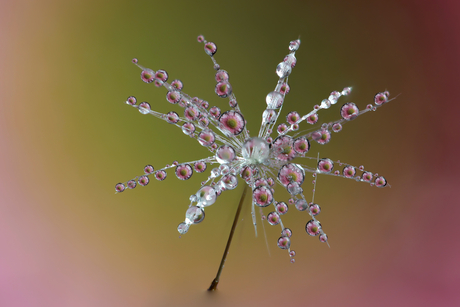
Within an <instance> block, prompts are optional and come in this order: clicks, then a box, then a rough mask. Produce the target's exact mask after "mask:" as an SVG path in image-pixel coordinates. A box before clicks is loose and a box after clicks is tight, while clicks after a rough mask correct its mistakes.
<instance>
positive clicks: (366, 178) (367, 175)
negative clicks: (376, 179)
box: [361, 172, 373, 182]
mask: <svg viewBox="0 0 460 307" xmlns="http://www.w3.org/2000/svg"><path fill="white" fill-rule="evenodd" d="M372 177H373V176H372V173H371V172H364V173H363V175H362V176H361V179H362V180H363V181H365V182H371V181H372Z"/></svg>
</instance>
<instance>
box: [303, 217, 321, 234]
mask: <svg viewBox="0 0 460 307" xmlns="http://www.w3.org/2000/svg"><path fill="white" fill-rule="evenodd" d="M305 231H306V232H307V233H308V234H309V235H310V236H313V237H314V236H317V235H319V234H320V233H321V224H320V222H318V221H315V220H310V221H309V222H308V223H307V224H306V225H305Z"/></svg>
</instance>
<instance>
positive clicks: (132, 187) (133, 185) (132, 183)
mask: <svg viewBox="0 0 460 307" xmlns="http://www.w3.org/2000/svg"><path fill="white" fill-rule="evenodd" d="M127 185H128V188H130V189H134V188H135V187H136V185H137V183H136V180H130V181H128V183H127Z"/></svg>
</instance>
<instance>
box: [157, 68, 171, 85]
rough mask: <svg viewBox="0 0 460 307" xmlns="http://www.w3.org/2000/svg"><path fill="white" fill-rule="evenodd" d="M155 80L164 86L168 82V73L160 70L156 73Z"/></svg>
mask: <svg viewBox="0 0 460 307" xmlns="http://www.w3.org/2000/svg"><path fill="white" fill-rule="evenodd" d="M155 79H156V80H158V81H160V82H161V84H163V83H164V82H166V81H168V73H167V72H166V71H165V70H162V69H160V70H159V71H157V72H156V73H155Z"/></svg>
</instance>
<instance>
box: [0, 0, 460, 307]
mask: <svg viewBox="0 0 460 307" xmlns="http://www.w3.org/2000/svg"><path fill="white" fill-rule="evenodd" d="M0 6H1V7H0V41H1V48H0V53H1V60H0V63H1V66H0V78H1V79H0V103H1V111H0V142H1V145H0V146H1V147H0V155H1V160H0V167H1V168H0V171H1V185H0V305H1V306H8V307H9V306H60V307H62V306H112V307H113V306H256V305H261V306H262V305H263V306H286V305H290V306H458V305H459V304H460V296H459V294H458V289H459V287H460V265H459V264H458V260H459V257H460V244H459V242H458V241H459V234H460V230H459V229H458V219H459V217H460V216H459V213H460V209H459V201H460V192H459V190H460V189H459V179H458V174H459V166H460V163H459V159H458V153H459V152H458V149H459V142H458V139H459V137H458V134H459V132H460V130H459V125H458V118H459V115H460V113H459V111H460V108H459V104H458V96H459V94H458V93H459V90H458V89H459V78H460V74H459V72H460V60H459V56H458V55H459V52H460V36H459V35H460V18H459V17H460V16H459V15H460V13H459V12H460V4H459V2H458V1H455V0H451V1H449V0H444V1H416V0H389V1H364V0H363V1H283V2H281V1H272V0H268V1H267V0H266V1H196V2H193V1H173V0H172V1H156V0H150V1H87V0H82V1H52V0H50V1H47V0H42V1H34V0H30V1H27V0H19V1H14V2H13V1H2V2H1V4H0ZM198 34H204V35H205V37H206V38H207V39H208V40H211V41H214V42H215V43H216V44H217V46H218V52H217V54H216V59H217V61H218V62H219V63H220V64H221V67H222V68H223V69H226V70H227V71H228V72H229V73H230V81H231V83H232V86H233V89H234V92H235V93H236V95H237V98H238V101H239V104H240V106H241V108H242V110H243V112H244V114H245V116H246V119H247V121H248V125H249V129H250V130H252V131H256V130H257V129H258V127H259V124H260V119H261V113H262V111H263V110H264V106H265V95H266V94H267V93H268V92H270V91H271V90H272V89H273V88H274V86H275V84H276V81H277V76H276V74H275V67H276V65H277V64H278V63H279V62H280V61H281V60H282V59H283V57H284V56H285V55H286V54H287V51H288V49H287V47H288V43H289V41H290V40H293V39H296V38H297V37H299V35H300V37H301V39H302V45H301V47H300V49H299V51H298V52H297V53H296V56H297V59H298V62H297V66H296V67H295V69H294V70H293V73H292V74H291V77H290V80H289V81H290V85H291V93H289V95H288V96H287V97H286V102H285V107H284V112H285V113H287V112H288V111H291V110H297V111H298V112H299V113H300V114H305V113H306V112H308V111H309V110H310V109H311V108H312V106H313V105H314V104H316V103H319V102H320V101H321V100H322V99H324V98H326V97H327V96H328V95H329V93H330V92H331V91H333V90H341V89H342V88H343V87H345V86H352V87H353V92H352V94H351V95H350V96H348V97H347V98H346V99H344V100H342V102H345V101H353V102H356V103H357V104H358V106H360V107H361V108H364V107H365V105H366V104H368V103H371V102H372V100H373V97H374V94H375V93H377V92H379V91H383V90H389V91H390V93H391V94H392V96H393V97H394V96H396V95H398V94H400V95H399V96H398V97H397V99H396V100H394V101H392V102H391V103H389V104H387V105H385V106H384V107H382V108H380V109H378V110H377V112H375V113H374V112H371V113H370V114H366V115H364V116H362V117H360V118H358V119H357V120H356V121H353V122H351V123H349V124H347V125H345V126H344V130H343V131H342V132H340V133H339V134H334V135H333V138H332V140H331V142H330V143H329V144H327V145H325V146H320V145H317V144H316V145H315V144H313V145H314V146H313V148H312V155H313V156H316V152H317V151H318V150H319V151H320V154H321V156H325V157H330V158H332V159H334V160H337V159H340V160H342V161H347V162H349V163H352V164H354V165H360V164H364V165H365V166H366V168H367V169H369V170H370V171H374V172H379V173H380V174H382V175H384V176H385V177H386V178H387V179H388V181H389V182H390V184H391V188H385V189H377V188H373V187H369V186H368V185H366V184H362V183H357V182H354V181H352V180H344V179H341V178H333V177H328V176H323V177H320V178H319V180H318V187H317V193H316V196H315V200H316V201H317V202H318V203H319V204H320V205H321V206H322V209H323V211H322V213H321V215H320V216H319V219H320V221H321V222H322V225H323V227H324V230H325V231H326V232H327V234H328V235H329V239H330V244H331V248H328V247H327V246H326V245H325V244H321V243H320V242H318V239H317V238H312V237H310V236H308V235H307V234H306V233H305V230H304V226H305V222H306V221H307V220H308V218H307V215H306V214H305V213H304V212H297V211H296V210H295V209H293V210H291V211H290V212H289V213H288V215H287V216H286V217H285V218H283V221H284V223H285V224H286V225H287V226H288V227H290V228H291V229H292V230H293V232H294V235H293V238H292V239H293V242H292V248H293V249H294V250H295V251H296V252H297V256H296V263H295V264H291V263H290V262H289V257H288V255H287V253H286V252H284V251H281V250H280V249H278V248H277V247H276V240H277V238H278V236H279V227H271V226H268V225H267V226H266V227H265V229H266V234H267V239H268V246H269V248H270V253H269V252H268V251H267V247H266V245H265V239H264V236H263V234H261V235H259V237H258V238H255V236H254V231H253V227H252V225H251V223H250V221H249V220H250V211H249V209H248V208H249V204H250V202H249V200H247V201H246V203H245V205H246V206H245V208H244V209H243V212H242V216H241V219H242V220H241V221H240V223H239V226H238V228H237V231H236V234H235V238H234V242H233V246H232V248H231V249H230V254H229V258H228V260H227V263H226V266H225V268H224V271H223V275H222V278H221V282H220V285H219V290H218V291H217V292H216V293H212V294H210V293H207V292H206V291H205V289H206V288H207V287H208V286H209V284H210V282H211V280H212V279H213V277H214V276H215V273H216V270H217V267H218V264H219V262H220V257H221V255H222V252H223V249H224V246H225V242H226V239H227V236H228V232H229V229H230V226H231V223H232V219H233V214H234V212H235V210H236V207H237V204H238V200H239V198H240V195H241V192H242V185H240V186H239V187H238V188H237V189H236V190H234V191H229V192H225V193H224V194H223V195H222V196H220V197H219V199H218V201H217V202H216V204H215V205H213V206H212V207H210V208H209V209H208V210H207V211H206V219H205V221H204V222H203V223H202V224H200V225H198V226H193V227H191V229H190V231H189V233H187V234H186V235H184V236H183V237H182V238H180V239H179V235H178V233H177V230H176V227H177V225H178V224H179V223H180V222H181V221H183V219H184V213H185V210H186V208H187V206H188V197H189V195H190V194H193V193H195V191H196V190H197V189H198V187H199V182H200V181H202V180H203V179H204V178H205V177H206V175H204V174H201V175H199V174H195V175H194V176H193V177H192V178H191V179H190V180H189V181H188V182H182V181H179V180H178V179H177V178H175V176H174V174H173V173H172V172H169V176H168V178H167V179H166V180H165V181H164V182H158V181H155V180H153V181H151V182H150V184H149V185H148V186H147V187H145V188H142V187H138V188H136V189H135V190H134V191H127V192H124V193H122V194H117V195H114V185H115V183H117V182H122V181H126V180H129V179H131V178H133V177H135V176H136V175H139V174H141V173H142V169H143V167H144V165H146V164H152V165H154V166H155V167H156V168H160V167H163V166H164V165H165V164H167V163H171V162H172V161H174V160H178V161H190V160H195V159H199V158H202V157H205V156H206V155H207V154H208V151H207V150H206V149H205V148H203V147H201V146H200V145H199V144H198V143H197V142H196V141H194V140H192V139H190V138H188V137H186V136H185V135H183V134H182V132H181V131H180V130H179V129H177V128H175V127H173V126H170V125H168V124H167V123H165V122H162V121H160V120H156V119H155V118H153V117H151V116H143V115H141V114H140V113H139V112H137V111H136V110H134V109H133V108H129V107H127V106H126V105H125V104H124V101H125V100H126V97H128V96H130V95H135V96H136V97H137V98H138V100H140V101H148V102H150V104H151V105H152V106H153V109H154V110H157V111H160V112H168V111H171V110H175V111H179V110H180V108H179V107H177V108H176V107H175V106H171V105H170V104H168V103H167V102H166V100H165V94H166V91H165V89H164V88H160V89H158V88H156V87H154V86H153V85H151V84H150V85H148V84H145V83H143V82H142V81H141V80H140V78H139V74H140V71H139V69H138V68H137V67H135V66H134V65H133V64H132V63H131V59H132V58H133V57H137V58H139V61H140V63H141V64H142V65H145V66H147V67H150V68H152V69H154V70H158V69H165V70H167V71H168V73H169V75H170V78H171V80H172V79H175V78H179V79H181V80H182V81H183V82H184V85H185V86H184V91H185V92H186V93H188V94H190V95H192V96H199V97H201V98H203V99H205V100H207V101H209V102H210V104H211V105H217V106H219V107H221V108H222V109H224V110H227V109H228V105H227V100H224V99H220V98H218V97H217V96H216V95H215V94H214V84H215V81H214V79H213V78H214V70H213V68H212V63H211V60H210V59H209V57H208V56H207V55H206V54H205V53H204V52H203V45H202V44H198V43H197V42H196V37H197V35H198ZM338 116H339V106H334V107H332V108H331V109H330V110H327V111H324V112H322V113H321V114H320V118H321V119H322V120H324V121H329V120H334V119H337V118H338ZM304 189H305V190H306V195H307V198H308V197H311V193H310V192H309V191H310V189H311V186H310V183H309V182H306V183H305V184H304ZM277 193H279V194H276V195H278V196H277V198H281V199H282V198H283V197H284V199H286V198H287V197H286V195H284V196H283V193H281V192H277ZM259 231H260V229H259Z"/></svg>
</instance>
